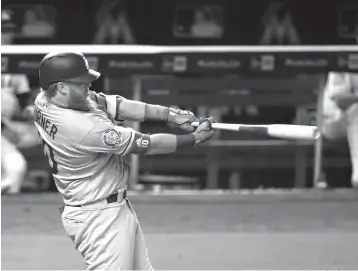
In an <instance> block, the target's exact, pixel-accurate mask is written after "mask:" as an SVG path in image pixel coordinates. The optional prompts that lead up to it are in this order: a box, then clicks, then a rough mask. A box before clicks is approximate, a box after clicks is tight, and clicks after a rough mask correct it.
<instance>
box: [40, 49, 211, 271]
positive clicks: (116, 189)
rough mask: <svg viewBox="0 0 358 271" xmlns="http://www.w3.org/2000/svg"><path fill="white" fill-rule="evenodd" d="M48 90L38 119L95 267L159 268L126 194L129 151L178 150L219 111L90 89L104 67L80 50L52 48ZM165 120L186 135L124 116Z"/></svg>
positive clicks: (65, 212)
mask: <svg viewBox="0 0 358 271" xmlns="http://www.w3.org/2000/svg"><path fill="white" fill-rule="evenodd" d="M39 75H40V86H41V88H42V92H41V93H40V94H39V95H38V96H37V98H36V101H35V110H34V111H35V112H34V114H35V125H36V127H37V129H38V132H39V134H40V136H41V139H42V143H43V147H44V153H45V155H46V157H47V158H48V161H49V164H50V166H51V168H52V174H53V177H54V180H55V184H56V186H57V189H58V191H59V192H60V193H61V194H62V195H63V201H64V207H63V208H62V209H61V213H62V215H61V218H62V222H63V226H64V228H65V231H66V233H67V235H68V236H69V237H70V238H71V240H72V241H73V243H74V245H75V248H76V249H77V250H78V251H79V252H80V253H81V254H82V256H83V258H84V262H85V264H86V267H87V269H88V270H94V269H102V270H133V269H134V270H139V269H140V270H151V269H152V266H151V263H150V260H149V258H148V254H147V248H146V245H145V241H144V237H143V233H142V231H141V228H140V225H139V223H138V220H137V217H136V214H135V212H134V210H133V208H132V206H131V204H130V202H129V200H128V199H127V198H126V184H127V179H128V176H129V170H130V169H129V165H128V163H127V162H126V159H125V158H126V156H128V155H129V154H138V155H153V154H165V153H172V152H175V151H176V150H178V149H182V148H185V147H193V146H195V145H197V144H200V143H201V142H203V141H205V140H208V139H210V138H211V137H212V136H213V134H214V131H213V130H212V129H211V122H212V121H213V119H204V120H203V121H202V123H201V125H200V126H199V127H198V128H197V130H195V131H194V129H193V128H192V127H191V126H190V123H191V122H193V121H197V118H196V117H195V115H194V114H193V113H191V112H188V111H183V110H172V109H170V108H167V107H163V106H160V105H151V104H146V103H142V102H137V101H132V100H128V99H125V98H123V97H121V96H117V95H104V94H102V93H100V94H97V93H95V92H92V91H90V90H89V88H90V87H91V82H92V81H94V80H96V79H97V78H98V77H99V76H100V73H98V72H96V71H94V70H91V69H89V68H88V64H87V60H86V58H85V57H84V56H83V55H82V54H80V53H51V54H48V55H46V56H45V57H44V59H43V60H42V62H41V64H40V70H39ZM148 119H152V120H162V121H168V122H170V123H173V124H176V125H178V126H180V127H181V128H183V129H186V130H188V131H191V133H189V134H186V135H174V134H152V135H148V134H141V133H139V132H137V131H135V130H133V129H131V128H124V127H122V126H119V125H116V121H121V120H130V121H144V120H148Z"/></svg>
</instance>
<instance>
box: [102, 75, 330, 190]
mask: <svg viewBox="0 0 358 271" xmlns="http://www.w3.org/2000/svg"><path fill="white" fill-rule="evenodd" d="M323 78H324V75H295V76H293V75H291V76H288V75H285V76H282V77H277V76H276V77H273V76H270V77H260V76H256V77H252V76H239V75H226V76H220V77H201V76H194V77H184V76H179V77H178V76H170V75H163V76H133V77H130V78H106V79H105V82H104V84H105V90H106V92H107V93H109V94H120V95H122V96H124V97H128V98H132V99H135V100H141V101H143V102H147V103H154V104H162V105H167V106H173V105H178V106H180V107H182V108H183V107H185V108H189V109H191V108H194V107H196V108H197V107H198V106H199V108H200V106H204V108H205V107H208V108H210V107H211V108H212V110H201V111H202V113H203V114H200V112H196V113H197V114H198V115H199V116H204V115H207V114H208V115H214V116H215V118H216V119H217V120H218V121H223V122H227V121H226V120H225V119H223V118H222V117H223V116H222V114H220V110H217V109H218V108H220V107H221V106H227V107H233V106H247V105H256V106H275V107H286V108H291V109H292V112H293V114H292V118H291V119H290V120H291V123H295V124H303V125H310V124H314V123H312V116H314V117H315V113H313V114H312V108H315V107H316V103H317V93H318V89H319V88H320V86H321V84H322V80H323ZM118 87H119V89H118ZM199 111H200V110H199ZM205 111H206V112H205ZM276 117H277V116H276ZM281 119H282V121H281V123H290V122H287V119H286V120H285V118H284V117H282V118H281ZM258 121H260V120H258ZM266 121H267V124H269V123H279V122H280V120H279V119H277V118H276V120H272V119H271V120H270V118H269V117H268V118H267V120H266ZM313 121H314V118H313ZM249 123H252V122H249ZM134 125H135V126H134V128H135V129H138V130H141V131H142V132H149V133H157V132H168V127H163V125H162V126H161V125H160V124H156V123H143V124H140V125H139V124H134ZM169 129H170V128H169ZM174 132H177V133H178V132H180V131H174ZM314 157H315V155H314V146H313V144H312V143H308V142H304V141H293V140H278V139H273V138H262V137H261V138H259V137H258V138H255V137H254V138H253V137H252V135H250V136H247V135H246V137H245V136H243V135H241V134H236V133H234V132H227V131H220V132H219V133H218V136H217V138H215V139H213V140H211V141H210V142H208V143H207V144H205V145H203V146H201V147H198V148H197V149H195V150H185V151H180V152H178V153H175V154H170V155H159V156H150V157H140V158H139V157H138V156H134V157H132V158H131V159H132V163H131V164H132V176H131V185H132V186H133V187H134V186H135V184H136V182H137V180H141V175H140V173H147V172H150V173H153V174H154V175H156V174H157V173H158V172H160V173H161V174H164V175H166V174H168V175H173V173H174V174H181V175H182V174H183V173H182V172H183V171H184V172H186V173H187V174H188V175H193V174H194V175H195V173H196V172H198V171H205V172H206V182H205V184H204V185H202V188H208V189H216V188H218V187H219V178H220V177H219V173H220V171H221V170H229V171H231V172H232V173H233V174H232V176H234V177H233V178H232V181H230V184H229V188H240V183H241V181H242V180H240V178H241V177H240V175H241V174H240V171H241V170H242V169H256V170H260V169H264V168H277V169H278V168H285V169H293V171H294V183H293V185H294V187H305V186H307V179H308V177H309V176H308V171H307V169H308V168H310V167H311V168H313V165H314V164H315V162H314V161H315V158H314ZM179 168H180V169H179ZM313 171H314V170H313ZM144 175H145V176H150V174H144ZM316 175H318V173H316V172H314V176H316ZM149 179H150V178H149ZM161 179H162V180H160V179H159V178H158V181H157V182H155V178H154V179H153V178H151V180H150V183H152V184H153V183H159V184H164V185H165V184H166V183H167V181H166V180H165V178H161ZM169 183H170V181H169ZM174 183H175V182H174ZM185 183H186V180H185V178H184V179H183V182H182V184H185ZM176 184H180V181H179V182H177V183H176Z"/></svg>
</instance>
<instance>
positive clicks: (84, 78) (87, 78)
mask: <svg viewBox="0 0 358 271" xmlns="http://www.w3.org/2000/svg"><path fill="white" fill-rule="evenodd" d="M100 76H101V74H100V73H99V72H97V71H95V70H91V69H88V72H87V73H85V74H83V75H81V76H78V77H75V78H71V79H69V80H66V81H71V82H76V83H91V82H93V81H95V80H97V79H98V78H99V77H100Z"/></svg>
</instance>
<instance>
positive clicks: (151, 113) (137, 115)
mask: <svg viewBox="0 0 358 271" xmlns="http://www.w3.org/2000/svg"><path fill="white" fill-rule="evenodd" d="M168 114H169V108H168V107H165V106H161V105H153V104H147V103H143V102H139V101H133V100H128V99H123V100H122V101H121V103H120V105H119V110H118V112H117V115H118V116H120V117H121V118H123V119H125V120H130V121H138V122H142V121H145V120H159V121H167V120H168Z"/></svg>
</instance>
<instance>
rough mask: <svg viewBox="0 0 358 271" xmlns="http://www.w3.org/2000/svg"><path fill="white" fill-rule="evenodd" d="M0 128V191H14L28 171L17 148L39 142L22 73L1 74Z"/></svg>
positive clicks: (16, 190) (25, 77)
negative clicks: (0, 174) (0, 173)
mask: <svg viewBox="0 0 358 271" xmlns="http://www.w3.org/2000/svg"><path fill="white" fill-rule="evenodd" d="M1 128H2V129H1V172H2V176H1V192H7V193H10V194H17V193H19V192H20V189H21V184H22V183H23V181H24V178H25V176H26V173H27V162H26V160H25V158H24V156H23V155H22V153H21V152H20V151H19V148H20V149H21V148H28V147H32V146H34V145H37V144H39V143H40V141H39V137H38V135H37V133H36V130H35V126H34V125H33V106H32V105H31V90H30V84H29V81H28V78H27V76H26V75H25V74H2V75H1Z"/></svg>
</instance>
